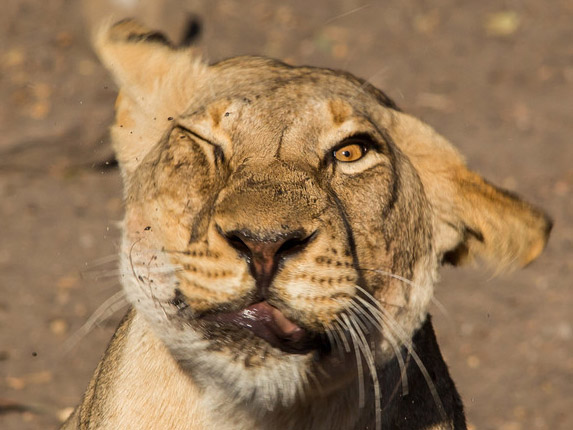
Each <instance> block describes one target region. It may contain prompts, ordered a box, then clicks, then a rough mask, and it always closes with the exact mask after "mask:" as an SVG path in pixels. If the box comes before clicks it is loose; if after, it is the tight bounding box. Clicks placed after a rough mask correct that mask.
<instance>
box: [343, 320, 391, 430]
mask: <svg viewBox="0 0 573 430" xmlns="http://www.w3.org/2000/svg"><path fill="white" fill-rule="evenodd" d="M343 316H344V315H343ZM349 320H350V321H349V323H350V324H353V325H354V328H355V329H356V335H357V336H358V342H357V343H358V347H359V348H360V349H361V350H362V353H363V355H364V358H365V359H366V364H367V365H368V368H369V370H370V377H371V378H372V383H373V385H374V402H375V404H374V414H375V422H376V429H377V430H381V427H382V411H381V408H380V382H379V380H378V371H377V369H376V364H375V361H374V356H373V354H372V351H371V350H370V348H368V342H367V341H366V337H365V336H364V333H363V332H362V331H361V329H360V326H359V324H358V321H357V320H356V319H355V318H349Z"/></svg>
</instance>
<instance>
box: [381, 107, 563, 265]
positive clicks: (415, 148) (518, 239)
mask: <svg viewBox="0 0 573 430" xmlns="http://www.w3.org/2000/svg"><path fill="white" fill-rule="evenodd" d="M394 115H395V121H393V127H392V129H391V133H392V134H393V135H395V140H396V143H397V145H398V146H399V147H400V149H401V150H402V151H403V152H404V153H405V154H406V155H407V156H408V158H409V160H410V161H411V162H412V164H413V165H414V167H415V168H416V170H417V172H418V174H419V175H420V178H421V180H422V183H423V186H424V190H425V193H426V195H427V198H428V200H429V202H430V204H431V206H432V208H433V211H434V243H435V246H436V248H437V251H438V254H439V256H441V258H442V260H443V261H444V262H448V263H452V264H456V265H457V264H461V263H463V262H465V261H468V260H472V259H473V258H474V257H481V258H483V259H485V260H488V261H489V262H491V263H493V265H494V266H496V267H497V268H500V269H501V268H505V267H512V266H524V265H526V264H528V263H530V262H531V261H533V260H534V259H535V258H537V257H538V256H539V254H541V252H542V251H543V249H544V248H545V244H546V243H547V239H548V237H549V233H550V231H551V227H552V222H551V220H550V219H549V217H548V216H547V215H546V214H545V213H543V211H541V210H540V209H538V208H536V207H535V206H533V205H531V204H529V203H527V202H525V201H523V200H522V199H521V198H519V197H518V196H516V195H514V194H512V193H510V192H508V191H505V190H502V189H500V188H497V187H495V186H494V185H492V184H490V183H488V182H487V181H485V180H484V179H483V178H482V177H481V176H479V175H478V174H476V173H474V172H472V171H471V170H469V169H468V168H467V167H466V165H465V162H464V160H463V158H462V157H461V155H460V154H459V153H458V151H457V150H456V149H455V148H454V147H453V146H452V145H451V144H450V143H449V142H448V141H446V139H444V138H443V137H442V136H440V135H439V134H438V133H436V132H435V131H434V130H433V129H432V128H431V127H429V126H428V125H426V124H424V123H422V122H421V121H419V120H417V119H415V118H413V117H411V116H408V115H405V114H402V113H395V114H394Z"/></svg>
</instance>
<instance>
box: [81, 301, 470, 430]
mask: <svg viewBox="0 0 573 430" xmlns="http://www.w3.org/2000/svg"><path fill="white" fill-rule="evenodd" d="M413 347H414V350H415V351H416V352H417V354H418V356H419V357H420V358H421V360H422V363H423V366H424V369H421V366H418V364H417V363H416V361H415V360H414V359H413V358H412V357H411V356H408V355H407V354H405V355H406V356H405V359H404V360H405V362H406V366H405V371H404V373H405V374H406V375H407V381H408V384H407V388H408V392H407V394H405V393H404V392H403V391H402V384H401V381H402V379H401V375H402V373H401V371H400V366H399V362H398V360H397V359H394V360H393V361H391V362H390V363H388V364H387V365H385V366H383V367H382V368H379V369H378V376H379V387H380V404H381V408H382V414H381V428H383V429H388V428H391V429H393V430H406V429H407V430H422V429H424V430H426V429H433V430H465V429H466V426H465V420H464V417H463V408H462V405H461V401H460V398H459V395H458V394H457V391H456V389H455V387H454V384H453V382H452V380H451V378H450V376H449V374H448V370H447V367H446V365H445V363H444V361H443V359H442V356H441V354H440V351H439V349H438V345H437V342H436V338H435V335H434V332H433V329H432V324H431V320H430V317H428V319H427V320H426V322H425V323H424V324H423V325H422V327H421V328H420V329H419V330H418V331H417V333H416V335H415V336H414V339H413ZM425 375H426V376H425ZM426 379H428V380H426ZM102 380H105V381H107V382H108V383H106V384H105V385H104V387H105V388H100V386H101V384H100V383H101V381H102ZM357 385H358V384H353V383H352V384H350V385H349V386H346V387H345V388H344V389H340V390H338V391H335V392H333V393H330V394H329V395H326V396H324V397H316V398H312V399H301V400H299V401H298V402H297V403H296V404H295V405H293V406H291V407H289V408H285V407H280V406H279V407H277V408H276V409H275V410H273V411H270V412H264V413H261V412H260V411H253V410H252V408H249V407H248V406H244V407H241V406H239V407H230V406H227V405H228V404H229V403H231V402H225V401H224V395H221V393H215V392H214V391H210V390H207V389H202V388H201V387H199V386H197V385H196V384H195V383H194V381H193V379H192V378H191V377H190V376H189V375H188V374H187V373H184V371H183V370H181V368H180V366H179V365H178V364H177V363H176V362H175V360H174V359H173V358H172V357H171V355H170V354H169V352H168V351H167V349H166V348H165V347H164V346H163V344H162V343H161V342H160V341H159V340H158V339H157V338H156V337H155V335H154V334H153V333H152V331H151V329H150V328H149V326H148V325H147V323H146V322H145V321H144V320H143V318H141V317H139V316H138V315H137V314H136V313H135V312H134V311H131V312H130V313H129V314H128V316H127V317H126V318H125V319H124V321H123V322H122V324H121V326H120V328H119V329H118V331H117V333H116V336H115V337H114V339H113V340H112V343H111V344H110V347H109V348H108V351H107V352H106V356H105V357H104V360H103V361H102V363H101V364H100V367H99V368H98V370H97V371H96V375H95V376H94V380H92V383H91V384H90V390H88V393H87V395H86V398H85V399H84V403H83V404H82V406H81V408H80V409H79V410H78V411H76V415H77V414H79V417H80V418H83V419H85V420H86V421H88V423H87V426H85V427H80V428H86V429H89V428H98V429H101V428H105V429H111V428H138V429H154V428H189V429H192V430H203V429H210V428H218V429H220V430H223V429H229V430H231V429H234V430H235V429H236V430H239V429H244V430H247V429H261V430H262V429H275V428H280V429H285V430H286V429H293V430H294V429H297V430H298V429H301V430H303V429H308V430H311V429H312V430H327V429H335V428H344V429H356V430H362V429H366V428H368V429H375V428H376V418H375V408H374V405H375V401H376V400H375V398H374V395H373V393H374V389H373V386H372V384H371V383H370V385H368V384H366V387H365V391H366V396H365V402H364V407H363V408H359V405H358V387H357ZM92 426H93V427H92ZM134 426H135V427H134Z"/></svg>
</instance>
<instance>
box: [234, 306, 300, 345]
mask: <svg viewBox="0 0 573 430" xmlns="http://www.w3.org/2000/svg"><path fill="white" fill-rule="evenodd" d="M233 322H234V323H235V324H237V325H240V326H241V327H245V328H248V329H250V330H252V331H253V332H254V333H255V334H257V335H258V336H260V337H263V338H267V337H268V336H269V335H270V336H272V335H274V336H276V337H278V338H281V339H288V340H291V341H295V342H296V341H298V340H300V339H302V338H303V337H304V330H303V329H302V328H300V327H299V326H298V325H296V324H295V323H293V322H292V321H290V320H289V319H287V317H285V316H284V314H283V313H282V312H281V311H279V310H278V309H277V308H275V307H273V306H271V305H269V304H268V303H267V302H260V303H256V304H254V305H251V306H249V307H248V308H245V309H243V310H242V311H241V312H239V313H238V314H237V316H236V317H235V318H233ZM269 332H270V333H269Z"/></svg>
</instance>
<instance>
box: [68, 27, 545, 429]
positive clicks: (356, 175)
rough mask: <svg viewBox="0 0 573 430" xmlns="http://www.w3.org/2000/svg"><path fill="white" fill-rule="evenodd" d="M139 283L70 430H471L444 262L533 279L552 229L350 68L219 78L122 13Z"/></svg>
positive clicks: (134, 273)
mask: <svg viewBox="0 0 573 430" xmlns="http://www.w3.org/2000/svg"><path fill="white" fill-rule="evenodd" d="M96 45H97V50H98V52H99V55H100V57H101V59H102V61H103V63H104V64H105V65H106V66H107V67H108V68H109V69H110V70H111V72H112V73H113V75H114V77H115V79H116V81H117V83H118V85H119V88H120V91H119V96H118V99H117V103H116V112H117V116H116V122H115V125H114V126H113V129H112V136H113V144H114V147H115V151H116V154H117V159H118V161H119V164H120V166H121V172H122V175H123V178H124V181H125V206H126V215H125V220H124V223H123V242H122V247H121V268H122V282H123V285H124V288H125V293H126V294H127V297H128V298H129V301H130V302H131V304H132V305H133V309H132V310H130V311H129V312H128V314H127V315H126V317H125V318H124V320H123V322H122V323H121V325H120V326H119V328H118V329H117V332H116V333H115V335H114V337H113V339H112V341H111V343H110V345H109V347H108V350H107V352H106V353H105V356H104V358H103V360H102V361H101V362H100V364H99V366H98V367H97V370H96V371H95V375H94V377H93V379H92V381H91V383H90V385H89V387H88V389H87V391H86V393H85V396H84V399H83V401H82V403H81V405H80V406H79V407H78V408H77V409H76V410H75V412H74V413H73V415H72V416H71V417H70V418H69V419H68V421H67V422H66V423H65V424H64V426H63V428H64V429H114V430H117V429H193V430H199V429H245V430H246V429H273V430H274V429H297V430H301V429H316V430H318V429H323V430H327V429H329V430H331V429H341V430H347V429H356V430H359V429H360V430H362V429H408V430H418V429H419V430H422V429H440V430H445V429H456V430H460V429H465V428H466V424H465V418H464V413H463V407H462V402H461V400H460V397H459V395H458V393H457V391H456V388H455V386H454V383H453V382H452V380H451V378H450V376H449V374H448V370H447V367H446V365H445V363H444V361H443V359H442V356H441V354H440V351H439V348H438V345H437V342H436V338H435V336H434V332H433V329H432V323H431V319H430V316H429V315H428V305H429V303H430V299H431V297H432V291H433V285H434V283H435V282H436V280H437V271H438V269H439V267H440V266H441V265H442V264H443V263H445V262H447V263H452V264H461V263H462V262H464V261H468V260H471V259H472V258H474V257H481V258H482V259H485V260H489V261H491V262H493V263H494V264H495V265H496V266H500V267H502V266H503V267H505V266H523V265H526V264H527V263H529V262H531V261H532V260H533V259H535V258H536V257H537V256H538V255H539V254H540V252H541V251H542V250H543V248H544V246H545V243H546V241H547V237H548V234H549V231H550V229H551V222H550V221H549V219H548V218H547V216H545V215H544V214H543V212H541V211H540V210H538V209H536V208H535V207H533V206H531V205H529V204H528V203H526V202H524V201H522V200H521V199H519V198H518V197H516V196H514V195H512V194H510V193H508V192H506V191H503V190H500V189H499V188H496V187H494V186H493V185H491V184H489V183H487V182H486V181H484V180H483V179H482V178H481V177H480V176H478V175H477V174H475V173H473V172H471V171H470V170H468V169H467V168H466V166H465V164H464V161H463V159H462V157H461V156H460V154H459V153H458V152H457V151H456V149H455V148H454V147H453V146H452V145H451V144H450V143H448V142H447V141H446V140H445V139H444V138H443V137H441V136H440V135H438V134H437V133H436V132H435V131H434V130H432V129H431V128H430V127H429V126H427V125H425V124H424V123H422V122H420V121H419V120H417V119H415V118H413V117H411V116H409V115H407V114H405V113H403V112H402V111H401V110H400V109H399V108H398V107H397V106H396V104H394V102H393V101H392V100H390V99H389V98H388V97H387V96H386V95H385V94H384V93H383V92H381V91H380V90H378V89H376V88H374V87H373V86H371V85H370V84H368V83H367V82H365V81H363V80H360V79H358V78H355V77H354V76H352V75H350V74H348V73H344V72H339V71H333V70H328V69H319V68H313V67H291V66H288V65H286V64H283V63H281V62H279V61H275V60H271V59H267V58H258V57H240V58H232V59H230V60H226V61H222V62H220V63H217V64H214V65H211V66H208V65H206V64H204V63H203V62H202V61H201V60H200V59H198V58H196V56H194V55H193V53H192V52H191V51H190V50H189V49H182V48H174V47H173V46H171V45H170V43H169V42H168V41H167V40H166V39H165V38H164V37H163V36H162V35H161V34H159V33H156V32H152V31H149V30H147V29H146V28H144V27H142V26H140V25H138V24H136V23H135V22H133V21H122V22H120V23H118V24H116V25H114V26H112V27H110V28H108V29H106V30H104V31H102V32H101V33H99V36H98V37H97V42H96Z"/></svg>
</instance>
